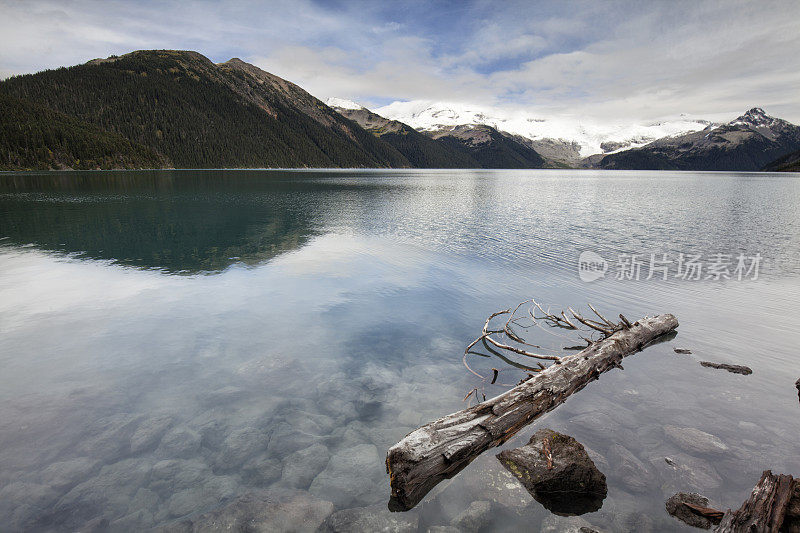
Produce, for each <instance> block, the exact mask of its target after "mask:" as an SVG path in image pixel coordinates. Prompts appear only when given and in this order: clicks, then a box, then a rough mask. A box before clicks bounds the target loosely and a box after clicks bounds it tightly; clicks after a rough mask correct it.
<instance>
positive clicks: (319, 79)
mask: <svg viewBox="0 0 800 533" xmlns="http://www.w3.org/2000/svg"><path fill="white" fill-rule="evenodd" d="M146 48H174V49H191V50H197V51H199V52H201V53H203V54H204V55H206V56H208V57H209V58H211V59H212V60H213V61H217V62H220V61H225V60H227V59H229V58H231V57H240V58H242V59H244V60H245V61H249V62H252V63H254V64H256V65H258V66H259V67H261V68H263V69H265V70H267V71H269V72H272V73H274V74H277V75H279V76H282V77H284V78H287V79H289V80H291V81H293V82H295V83H297V84H299V85H300V86H302V87H303V88H305V89H307V90H308V91H309V92H311V93H312V94H314V95H315V96H318V97H321V98H326V97H328V96H340V97H345V98H350V99H353V100H357V101H359V102H361V103H363V104H365V105H367V106H378V105H383V104H387V103H389V102H392V101H395V100H417V99H426V100H444V101H455V102H465V103H480V104H485V105H493V106H504V107H509V108H514V107H524V108H526V109H527V110H528V111H535V112H540V113H542V114H543V115H558V114H570V115H587V116H591V117H595V118H598V119H604V118H610V117H616V118H620V117H622V118H626V119H653V118H659V117H664V116H670V115H675V114H678V113H688V114H691V115H696V116H700V117H707V118H710V119H714V120H718V119H731V118H733V117H735V116H736V115H738V114H741V112H743V111H745V110H746V109H748V108H750V107H753V106H761V107H764V108H765V109H766V110H767V112H769V113H771V114H773V115H776V116H780V117H783V118H786V119H788V120H791V121H793V122H795V123H800V1H797V0H787V1H764V0H758V1H736V0H730V1H703V0H690V1H681V0H675V1H667V0H664V1H658V0H652V1H647V2H641V1H632V2H625V1H619V2H610V1H609V2H599V1H591V2H590V1H587V2H580V1H577V2H571V1H555V0H554V1H551V2H535V1H527V2H513V1H503V2H490V1H466V0H464V1H439V2H436V1H403V0H394V1H386V2H380V1H377V0H373V1H364V2H360V1H347V0H325V1H312V0H288V1H284V0H275V1H265V2H255V1H248V0H235V1H228V2H203V1H199V2H188V1H181V2H178V1H169V0H166V1H151V0H137V1H122V0H119V1H112V0H109V1H88V0H73V1H65V0H61V1H59V0H49V1H46V0H21V1H15V0H0V77H7V76H9V75H12V74H17V73H26V72H35V71H38V70H41V69H45V68H52V67H58V66H62V65H72V64H76V63H81V62H84V61H87V60H89V59H92V58H95V57H106V56H108V55H111V54H123V53H125V52H128V51H131V50H135V49H146Z"/></svg>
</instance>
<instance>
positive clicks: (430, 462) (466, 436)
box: [386, 302, 678, 511]
mask: <svg viewBox="0 0 800 533" xmlns="http://www.w3.org/2000/svg"><path fill="white" fill-rule="evenodd" d="M534 303H535V302H534ZM536 305H537V306H538V304H536ZM540 309H541V308H540ZM509 312H510V311H509ZM495 316H496V315H495ZM677 327H678V321H677V319H676V318H675V317H674V316H673V315H669V314H666V315H660V316H656V317H652V318H645V319H642V320H640V321H638V322H636V323H634V324H632V326H631V327H630V328H629V329H622V328H620V329H619V330H617V331H615V332H614V333H613V334H612V335H610V336H609V337H607V338H605V339H602V340H599V341H597V342H595V343H593V344H592V345H590V346H588V347H587V348H585V349H584V350H582V351H581V352H579V353H577V354H574V355H568V356H565V357H563V358H561V364H554V365H551V366H550V367H548V368H546V369H544V370H542V371H541V372H539V373H537V374H535V375H533V376H531V377H530V378H528V379H526V380H524V381H523V382H522V383H520V384H519V385H517V386H516V387H514V388H512V389H510V390H508V391H506V392H505V393H503V394H500V395H499V396H496V397H494V398H491V399H489V400H487V401H485V402H483V403H480V404H478V405H475V406H473V407H469V408H467V409H464V410H461V411H458V412H457V413H453V414H451V415H448V416H445V417H443V418H440V419H439V420H436V421H434V422H431V423H429V424H427V425H425V426H422V427H420V428H418V429H417V430H415V431H412V432H411V433H409V434H408V435H407V436H406V437H405V438H404V439H403V440H401V441H400V442H399V443H397V444H395V445H394V446H392V447H391V448H390V449H389V452H388V454H387V457H386V470H387V473H388V474H389V476H390V484H391V489H392V498H391V501H390V502H389V508H390V509H391V510H395V511H399V510H408V509H411V508H412V507H414V506H415V505H416V504H417V503H419V501H420V500H421V499H422V498H423V497H424V496H425V494H427V493H428V491H429V490H431V489H432V488H433V487H434V486H436V485H437V484H438V483H439V482H440V481H442V480H443V479H447V478H450V477H453V476H454V475H455V474H457V473H458V472H460V471H461V470H462V469H463V468H464V467H466V466H467V465H468V464H469V463H470V462H471V461H472V460H473V459H474V458H475V457H477V456H478V455H479V454H480V453H482V452H483V451H485V450H487V449H489V448H493V447H495V446H498V445H500V444H502V443H504V442H506V441H507V440H508V439H509V438H511V437H512V436H513V435H514V434H516V433H517V432H518V431H519V430H520V429H522V428H523V427H525V426H526V425H528V424H529V423H531V422H533V421H534V420H535V419H536V418H538V417H539V416H541V415H542V414H544V413H546V412H548V411H550V410H552V409H554V408H555V407H557V406H558V405H560V404H561V403H563V402H564V401H565V400H566V399H567V398H568V397H569V396H570V395H571V394H574V393H575V392H577V391H579V390H581V389H583V388H584V387H585V386H586V385H587V384H589V383H590V382H592V381H593V380H595V379H597V378H598V377H599V375H600V374H602V373H603V372H606V371H608V370H610V369H611V368H614V367H617V366H619V364H620V361H622V358H623V357H625V356H628V355H630V354H632V353H635V352H637V351H639V350H641V349H642V348H643V347H644V346H646V345H648V344H649V343H651V342H652V341H653V340H654V339H656V338H657V337H659V336H660V335H664V334H666V333H668V332H670V331H673V330H674V329H675V328H677ZM486 329H487V330H488V325H487V326H486ZM488 338H489V337H485V339H488Z"/></svg>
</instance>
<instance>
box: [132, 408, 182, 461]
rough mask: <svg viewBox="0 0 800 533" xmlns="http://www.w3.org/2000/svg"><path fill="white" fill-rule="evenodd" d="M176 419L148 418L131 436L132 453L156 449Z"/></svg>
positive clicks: (162, 416) (165, 416)
mask: <svg viewBox="0 0 800 533" xmlns="http://www.w3.org/2000/svg"><path fill="white" fill-rule="evenodd" d="M173 422H174V419H173V418H172V417H171V416H169V415H161V416H155V417H153V418H148V419H147V420H145V421H144V422H142V423H141V424H139V427H137V428H136V431H134V433H133V436H131V453H133V454H139V453H143V452H146V451H149V450H150V449H152V448H155V447H156V445H157V444H158V443H159V442H160V441H161V438H162V437H163V436H164V433H166V432H167V430H168V429H169V428H170V426H172V423H173Z"/></svg>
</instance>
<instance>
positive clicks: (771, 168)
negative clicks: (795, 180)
mask: <svg viewBox="0 0 800 533" xmlns="http://www.w3.org/2000/svg"><path fill="white" fill-rule="evenodd" d="M762 170H765V171H767V172H776V171H777V172H800V150H795V151H794V152H791V153H789V154H786V155H785V156H783V157H779V158H778V159H776V160H775V161H773V162H772V163H770V164H769V165H766V166H765V167H764V168H763V169H762Z"/></svg>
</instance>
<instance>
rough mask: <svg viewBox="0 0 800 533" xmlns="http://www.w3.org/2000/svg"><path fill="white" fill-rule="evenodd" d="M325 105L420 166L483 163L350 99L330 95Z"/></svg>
mask: <svg viewBox="0 0 800 533" xmlns="http://www.w3.org/2000/svg"><path fill="white" fill-rule="evenodd" d="M326 104H327V105H328V106H330V107H332V108H333V109H335V110H336V111H337V112H339V113H340V114H341V115H343V116H344V117H346V118H348V119H350V120H352V121H353V122H355V123H356V124H358V125H359V126H361V127H362V128H364V129H365V130H367V131H368V132H370V133H372V134H373V135H375V136H376V137H379V138H380V139H381V140H382V141H384V142H386V143H388V144H390V145H391V146H392V147H394V148H395V149H396V150H397V151H398V152H400V153H401V154H403V156H404V157H405V158H406V159H407V160H408V161H409V162H410V164H411V165H412V166H414V167H417V168H478V167H481V166H482V165H481V163H480V162H478V160H476V159H474V158H473V157H472V156H471V155H469V153H467V151H466V150H463V149H462V148H460V147H458V148H456V147H452V146H450V144H449V143H448V142H446V141H441V140H435V139H432V138H430V137H428V136H427V135H423V134H422V133H420V132H418V131H417V130H415V129H414V128H412V127H411V126H408V125H406V124H403V123H402V122H398V121H396V120H389V119H386V118H383V117H382V116H380V115H377V114H375V113H373V112H372V111H370V110H369V109H367V108H366V107H363V106H360V105H359V104H356V103H355V102H352V101H350V100H344V99H342V98H329V99H328V100H327V101H326Z"/></svg>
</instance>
